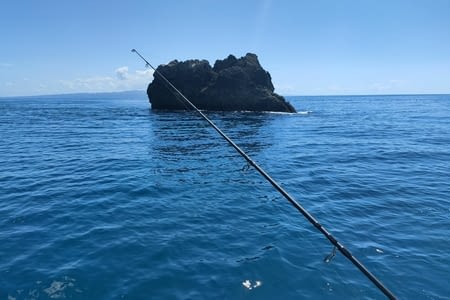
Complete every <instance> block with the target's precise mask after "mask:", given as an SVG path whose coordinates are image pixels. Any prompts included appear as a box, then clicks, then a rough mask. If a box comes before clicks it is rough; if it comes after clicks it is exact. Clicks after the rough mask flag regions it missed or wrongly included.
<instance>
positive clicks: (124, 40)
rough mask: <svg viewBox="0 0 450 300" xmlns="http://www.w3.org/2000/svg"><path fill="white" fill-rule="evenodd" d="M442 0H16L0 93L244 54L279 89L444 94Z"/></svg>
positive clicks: (134, 82)
mask: <svg viewBox="0 0 450 300" xmlns="http://www.w3.org/2000/svg"><path fill="white" fill-rule="evenodd" d="M449 13H450V1H445V0H436V1H423V0H416V1H406V0H395V1H387V0H380V1H364V2H356V1H349V0H343V1H339V2H336V1H331V0H319V1H278V2H276V1H272V0H265V1H257V0H249V1H245V2H239V1H235V0H233V1H227V2H213V1H207V0H195V1H189V2H178V1H174V0H169V1H145V0H136V1H127V2H121V1H104V0H100V1H95V2H94V1H87V0H80V1H64V2H62V1H56V0H42V1H30V0H17V1H7V2H6V3H3V5H2V10H1V11H0V36H1V38H0V39H1V44H2V47H0V97H5V96H29V95H43V94H60V93H82V92H115V91H125V90H145V89H146V87H147V85H148V83H150V82H151V80H152V78H153V77H152V76H153V75H152V71H151V70H150V69H146V68H145V66H144V64H143V63H142V61H141V60H140V59H139V58H138V57H136V55H134V54H133V53H131V51H130V50H131V49H132V48H136V49H137V50H139V51H140V53H141V54H143V55H144V56H145V57H146V58H147V59H148V60H150V62H151V63H152V64H153V65H155V66H156V65H159V64H164V63H168V62H169V61H171V60H173V59H178V60H186V59H192V58H197V59H207V60H208V61H209V62H210V63H211V64H213V63H214V62H215V60H216V59H223V58H225V57H227V56H228V55H229V54H233V55H235V56H237V57H240V56H243V55H245V54H246V53H247V52H253V53H256V54H257V55H258V58H259V60H260V62H261V65H262V66H263V68H265V69H266V70H267V71H269V72H270V74H271V76H272V81H273V83H274V86H275V89H276V90H275V91H276V92H277V93H279V94H282V95H369V94H449V93H450V17H449Z"/></svg>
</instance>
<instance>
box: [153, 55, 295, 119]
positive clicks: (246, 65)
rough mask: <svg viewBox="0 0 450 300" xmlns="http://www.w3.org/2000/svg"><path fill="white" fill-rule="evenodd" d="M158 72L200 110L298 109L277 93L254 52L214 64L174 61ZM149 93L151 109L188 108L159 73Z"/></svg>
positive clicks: (291, 110) (160, 67)
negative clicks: (212, 65)
mask: <svg viewBox="0 0 450 300" xmlns="http://www.w3.org/2000/svg"><path fill="white" fill-rule="evenodd" d="M157 71H158V72H160V73H161V74H162V75H164V77H166V78H167V79H168V80H169V81H170V82H171V83H172V84H173V85H174V86H175V87H176V88H177V89H178V90H179V91H181V92H182V93H183V94H184V95H185V96H186V97H187V98H188V99H189V100H190V101H191V102H192V103H193V104H194V105H195V106H197V107H198V108H199V109H204V110H215V111H242V110H245V111H279V112H295V109H294V107H293V106H292V105H291V104H290V103H288V102H286V100H285V99H284V98H283V97H282V96H280V95H277V94H276V93H274V87H273V84H272V80H271V77H270V74H269V73H268V72H266V71H265V70H264V69H263V68H262V67H261V65H260V64H259V61H258V57H257V56H256V55H255V54H252V53H247V55H245V56H244V57H241V58H239V59H237V58H236V57H234V56H233V55H230V56H228V57H227V58H225V59H224V60H217V61H216V63H215V64H214V67H211V66H210V64H209V62H208V61H206V60H197V59H195V60H187V61H184V62H179V61H177V60H174V61H172V62H170V63H169V64H167V65H160V66H158V68H157ZM147 94H148V97H149V100H150V103H151V104H152V109H171V110H183V109H187V108H188V106H187V105H185V104H183V100H182V98H181V97H180V96H178V95H177V94H176V92H175V91H173V90H172V89H171V88H170V87H168V85H167V84H166V83H165V82H164V80H163V79H162V78H161V77H160V76H159V75H158V74H157V72H155V73H154V79H153V81H152V82H151V83H150V85H149V86H148V89H147Z"/></svg>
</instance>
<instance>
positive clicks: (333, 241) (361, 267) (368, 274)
mask: <svg viewBox="0 0 450 300" xmlns="http://www.w3.org/2000/svg"><path fill="white" fill-rule="evenodd" d="M131 52H134V53H136V54H137V55H138V56H139V57H140V58H141V59H142V60H143V61H144V62H145V63H146V66H149V67H150V68H152V69H153V71H154V72H155V73H156V74H157V75H158V76H160V77H161V79H163V80H164V81H165V82H166V83H167V84H168V85H169V86H170V87H171V88H172V89H173V90H174V91H176V92H177V93H178V94H179V95H180V96H181V97H182V99H183V100H184V101H186V104H188V106H189V107H191V108H192V109H193V110H195V111H196V112H197V113H198V114H199V115H200V116H201V117H202V118H203V119H204V120H205V121H206V122H208V123H209V124H210V125H211V126H212V127H213V128H214V129H215V130H216V131H217V133H219V135H220V136H222V137H223V138H224V139H225V140H226V141H227V142H228V143H229V144H230V145H231V146H232V147H233V148H234V149H235V150H236V151H237V152H238V153H239V154H240V155H241V156H242V157H243V158H244V159H245V160H246V161H247V162H248V164H249V165H250V166H252V167H254V168H255V169H256V170H257V171H258V172H259V173H260V174H261V175H262V176H263V177H264V178H265V179H266V180H267V181H268V182H269V183H270V184H271V185H272V186H273V187H274V188H275V189H276V190H277V191H278V192H279V193H280V194H281V195H283V196H284V198H286V200H288V201H289V202H290V203H291V204H292V206H294V207H295V208H296V209H297V210H298V211H299V212H300V213H301V214H302V215H303V216H304V217H305V218H306V219H307V220H308V221H309V222H310V223H311V224H312V225H313V226H314V227H316V229H317V230H319V231H320V232H321V233H322V234H323V235H324V236H325V237H326V238H327V239H328V240H329V241H330V243H331V244H332V245H333V246H334V247H336V249H337V250H339V252H341V253H342V254H343V255H344V256H345V257H346V258H347V259H348V260H349V261H350V262H352V263H353V265H355V266H356V267H357V268H358V269H359V270H360V271H361V272H362V273H363V274H364V275H365V276H366V277H367V278H368V279H369V280H370V281H372V283H373V284H374V285H375V286H376V287H377V288H378V289H379V290H380V291H381V292H383V293H384V295H385V296H386V297H387V298H389V299H397V298H396V297H395V295H394V294H393V293H392V292H391V291H390V290H389V289H388V288H387V287H385V286H384V284H383V283H382V282H381V281H380V280H379V279H378V278H377V277H375V275H373V274H372V273H371V272H370V271H369V270H368V269H367V268H366V267H365V266H364V265H363V264H362V263H361V262H360V261H359V260H358V259H357V258H356V257H355V256H353V255H352V254H351V252H350V251H349V250H348V249H347V248H345V247H344V246H343V245H342V244H341V243H340V242H339V241H338V240H336V239H335V238H334V236H333V235H332V234H331V233H330V232H328V230H326V229H325V227H323V226H322V225H321V224H320V223H319V222H318V221H317V220H316V219H315V218H314V217H313V216H312V215H311V214H310V213H309V212H308V211H307V210H306V209H305V208H303V206H301V205H300V204H299V203H298V202H297V201H296V200H295V199H294V198H293V197H292V196H291V195H289V193H288V192H286V191H285V190H284V189H283V188H282V187H281V186H280V185H279V184H278V183H277V182H276V181H275V180H274V179H272V177H270V176H269V174H267V172H266V171H264V170H263V169H262V168H261V167H260V166H259V165H258V164H257V163H256V162H255V161H253V160H252V159H251V158H250V156H248V155H247V153H245V152H244V151H243V150H242V149H241V148H239V146H238V145H236V143H235V142H233V141H232V140H231V139H230V138H229V137H228V136H227V135H226V134H225V133H224V132H223V131H222V130H221V129H220V128H219V127H217V126H216V125H215V124H214V123H213V122H212V121H211V120H210V119H209V118H208V117H207V116H206V115H205V114H204V113H203V112H202V111H201V110H199V109H198V108H197V107H196V106H195V105H194V104H192V102H191V101H190V100H189V99H188V98H186V96H184V94H183V93H182V92H180V91H179V90H178V89H177V88H176V87H175V86H174V85H173V84H172V83H171V82H170V81H169V80H168V79H167V78H166V77H165V76H164V75H163V74H161V72H159V71H158V70H157V69H156V68H155V67H153V66H152V65H151V64H150V63H149V62H148V61H147V60H146V59H145V58H144V57H143V56H142V55H141V54H140V53H139V52H138V51H137V50H136V49H132V50H131Z"/></svg>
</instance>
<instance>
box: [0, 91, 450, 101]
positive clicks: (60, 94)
mask: <svg viewBox="0 0 450 300" xmlns="http://www.w3.org/2000/svg"><path fill="white" fill-rule="evenodd" d="M123 93H144V94H146V90H145V89H144V90H123V91H112V92H108V91H103V92H67V93H65V92H62V93H54V94H35V95H15V96H0V99H7V98H35V97H57V96H71V95H101V94H123ZM279 95H281V96H283V97H350V96H352V97H356V96H358V97H364V96H366V97H367V96H420V95H450V92H448V93H390V94H363V93H362V94H357V93H356V94H285V95H283V94H279Z"/></svg>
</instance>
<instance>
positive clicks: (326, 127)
mask: <svg viewBox="0 0 450 300" xmlns="http://www.w3.org/2000/svg"><path fill="white" fill-rule="evenodd" d="M288 100H289V101H291V103H293V105H294V106H295V107H296V108H297V110H298V111H299V113H298V114H282V113H249V112H228V113H217V112H216V113H214V112H212V113H207V114H208V116H209V117H210V118H211V119H212V120H213V121H214V122H215V123H216V124H217V125H218V126H219V127H221V128H222V130H223V131H224V132H225V133H227V134H228V135H229V136H230V137H231V138H232V139H233V140H234V141H235V142H236V143H237V144H238V145H240V147H241V148H242V149H243V150H244V151H246V152H247V153H248V154H249V155H250V156H251V157H252V158H253V159H254V160H255V161H256V162H257V163H258V164H259V165H260V166H261V167H263V168H264V169H265V170H266V171H267V172H268V173H269V174H270V175H271V176H272V177H273V178H274V179H275V180H277V181H279V183H280V184H281V185H282V186H283V187H284V188H285V189H286V190H287V191H288V192H289V193H290V194H291V195H292V196H294V198H296V199H297V201H298V202H300V203H301V204H302V205H303V206H304V207H305V208H306V209H307V210H308V211H309V212H310V213H311V214H312V215H313V216H315V217H316V218H317V219H318V220H319V222H321V224H322V225H323V226H324V227H325V228H326V229H328V230H329V231H330V232H331V233H332V234H333V235H334V236H335V237H336V238H337V239H338V240H339V241H340V242H341V243H342V244H343V245H344V246H346V247H347V248H348V249H349V250H350V251H351V252H352V253H353V255H354V256H356V257H357V258H358V259H359V260H360V261H361V262H362V263H364V264H365V266H366V267H367V268H368V269H369V270H370V271H371V272H372V273H373V274H374V275H375V276H377V277H378V278H379V279H380V280H381V281H382V282H383V283H384V284H385V285H386V286H387V287H388V288H389V289H390V290H392V291H393V292H394V294H395V295H396V296H398V297H399V298H401V299H449V298H450V284H449V283H450V242H449V239H450V196H449V195H450V147H449V145H450V96H449V95H402V96H339V97H337V96H334V97H331V96H326V97H325V96H324V97H289V98H288ZM332 249H333V247H332V245H331V244H330V243H329V242H328V241H327V240H326V239H325V238H324V237H323V236H322V235H321V234H320V233H319V232H318V231H317V230H316V229H315V228H314V227H313V226H312V225H311V224H309V223H308V222H307V221H306V219H305V218H304V217H303V216H302V215H300V214H299V213H298V212H297V211H296V210H295V209H294V208H293V207H292V206H291V205H290V204H289V203H288V202H287V201H286V200H285V199H284V198H283V197H282V196H280V195H279V194H278V193H277V192H275V191H274V190H273V188H272V187H271V186H270V185H269V184H268V183H267V182H266V181H265V180H264V179H263V178H262V177H261V176H260V175H258V174H257V173H256V172H255V170H254V169H252V168H250V169H247V168H246V163H245V161H244V160H243V159H242V158H241V157H239V156H238V155H237V153H236V152H235V150H234V149H232V148H231V147H230V146H228V145H227V144H226V142H224V141H223V140H222V139H221V138H220V137H219V136H218V134H217V133H216V132H215V131H214V130H213V129H212V128H210V127H209V126H208V124H207V123H206V122H205V121H203V120H201V119H200V118H199V117H198V116H197V115H196V114H195V113H193V112H163V111H152V110H150V108H149V104H148V102H147V99H146V96H145V94H144V93H142V92H139V93H120V94H84V95H63V96H42V97H23V98H10V99H8V98H3V99H0V299H9V300H10V299H62V298H67V299H384V296H383V294H382V293H381V292H380V291H379V290H378V289H377V288H376V287H375V286H374V285H373V284H372V283H371V282H370V281H369V280H368V279H367V278H366V277H364V276H363V275H362V274H361V273H360V272H359V271H358V270H357V269H356V267H355V266H353V265H352V264H351V263H350V262H349V261H348V260H347V259H346V258H345V257H343V256H342V255H341V254H340V253H337V254H336V256H335V257H334V258H333V260H332V261H331V262H330V263H325V262H324V258H325V257H326V256H327V255H329V254H330V253H331V252H332Z"/></svg>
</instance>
